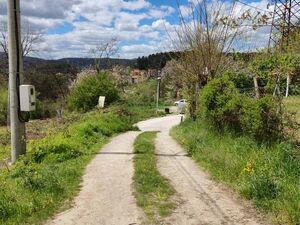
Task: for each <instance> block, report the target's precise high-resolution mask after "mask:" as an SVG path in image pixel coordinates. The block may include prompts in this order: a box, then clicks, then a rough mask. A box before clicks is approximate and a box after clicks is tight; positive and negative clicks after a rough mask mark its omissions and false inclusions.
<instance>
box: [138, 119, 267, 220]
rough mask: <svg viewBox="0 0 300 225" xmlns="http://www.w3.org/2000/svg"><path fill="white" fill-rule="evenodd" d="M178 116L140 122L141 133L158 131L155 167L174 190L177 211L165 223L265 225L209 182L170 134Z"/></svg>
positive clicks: (221, 188)
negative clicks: (177, 203) (177, 204)
mask: <svg viewBox="0 0 300 225" xmlns="http://www.w3.org/2000/svg"><path fill="white" fill-rule="evenodd" d="M180 119H181V118H180V116H170V117H165V118H158V119H153V120H148V121H145V122H141V123H139V124H138V125H139V127H140V129H141V130H142V131H152V130H159V131H160V133H158V136H157V139H156V151H157V155H158V168H159V170H160V172H161V173H162V175H163V176H164V177H166V178H168V179H169V180H170V182H171V184H172V185H173V187H174V188H175V189H176V191H177V193H178V195H177V197H176V198H177V201H178V202H181V203H180V204H179V207H178V208H177V210H176V211H175V212H174V213H173V214H172V216H171V217H170V218H167V219H166V221H165V224H170V225H225V224H226V225H258V224H261V225H266V224H268V223H267V222H266V221H263V220H262V219H261V218H260V216H259V215H258V214H257V212H255V210H253V209H252V207H250V206H249V204H247V203H245V202H243V201H242V200H240V199H238V197H237V196H235V195H234V194H233V193H232V192H231V191H230V190H228V189H227V188H225V187H224V186H222V185H220V184H218V183H216V182H214V181H212V180H211V179H210V178H209V176H208V175H207V174H206V173H205V172H203V171H202V170H201V169H199V167H198V166H197V165H196V163H195V162H194V161H193V160H192V159H190V158H189V157H187V155H186V152H185V151H184V150H183V149H182V147H181V146H179V145H178V144H177V143H176V142H175V141H174V140H173V139H172V138H171V137H170V135H169V130H170V129H171V128H172V127H173V126H175V125H177V124H179V123H180Z"/></svg>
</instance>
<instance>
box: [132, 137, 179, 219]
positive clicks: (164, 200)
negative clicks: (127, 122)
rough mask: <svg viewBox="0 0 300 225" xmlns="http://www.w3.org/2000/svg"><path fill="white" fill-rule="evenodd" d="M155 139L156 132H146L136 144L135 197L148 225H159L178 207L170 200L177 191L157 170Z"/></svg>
mask: <svg viewBox="0 0 300 225" xmlns="http://www.w3.org/2000/svg"><path fill="white" fill-rule="evenodd" d="M155 137H156V132H145V133H142V134H140V135H139V136H138V137H137V139H136V141H135V143H134V149H135V154H136V155H135V157H134V168H135V173H134V186H135V190H136V192H135V196H136V199H137V204H138V206H140V207H141V208H143V210H144V212H145V214H146V216H147V220H148V221H147V223H148V224H159V222H160V220H161V219H162V218H163V217H166V216H168V215H170V214H171V213H172V210H173V209H174V208H175V207H176V205H175V203H174V202H172V200H171V199H170V198H171V196H172V195H173V194H174V193H175V190H174V189H173V187H172V186H171V185H170V184H169V182H168V181H167V180H166V179H165V178H164V177H162V176H161V174H160V173H159V171H158V170H157V159H156V157H155V154H154V153H155V146H154V140H155Z"/></svg>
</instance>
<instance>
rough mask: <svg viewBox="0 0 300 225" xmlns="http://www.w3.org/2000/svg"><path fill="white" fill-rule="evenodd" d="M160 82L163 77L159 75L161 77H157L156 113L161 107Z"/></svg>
mask: <svg viewBox="0 0 300 225" xmlns="http://www.w3.org/2000/svg"><path fill="white" fill-rule="evenodd" d="M160 80H161V76H160V75H159V76H158V77H157V90H156V112H158V106H159V93H160Z"/></svg>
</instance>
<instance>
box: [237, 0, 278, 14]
mask: <svg viewBox="0 0 300 225" xmlns="http://www.w3.org/2000/svg"><path fill="white" fill-rule="evenodd" d="M235 1H236V2H238V3H240V4H242V5H245V6H247V7H250V8H253V9H256V10H258V11H262V12H266V13H272V14H273V12H272V11H268V10H265V9H261V8H259V7H257V6H253V5H250V4H249V3H245V2H242V1H240V0H235Z"/></svg>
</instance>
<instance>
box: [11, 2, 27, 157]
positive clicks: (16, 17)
mask: <svg viewBox="0 0 300 225" xmlns="http://www.w3.org/2000/svg"><path fill="white" fill-rule="evenodd" d="M7 11H8V12H7V15H8V18H7V24H8V26H7V27H8V55H9V96H10V126H11V162H12V163H14V162H16V161H17V159H18V158H19V156H20V155H21V154H25V152H26V140H25V121H24V120H23V119H22V114H21V112H20V96H19V86H20V84H22V83H23V52H22V51H23V50H22V45H21V32H20V30H21V29H20V20H21V19H20V0H7Z"/></svg>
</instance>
